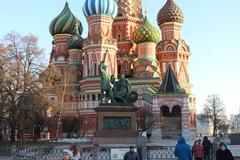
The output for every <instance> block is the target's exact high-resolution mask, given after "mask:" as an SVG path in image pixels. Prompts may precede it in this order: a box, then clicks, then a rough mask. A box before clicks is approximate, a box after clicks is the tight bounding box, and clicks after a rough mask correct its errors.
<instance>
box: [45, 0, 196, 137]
mask: <svg viewBox="0 0 240 160" xmlns="http://www.w3.org/2000/svg"><path fill="white" fill-rule="evenodd" d="M83 14H84V15H85V17H86V20H87V23H88V29H87V27H84V26H82V24H81V21H83V20H81V21H80V20H79V19H77V18H76V17H75V16H74V14H73V13H72V12H71V10H70V8H69V5H68V2H66V3H65V6H64V9H63V10H62V12H61V13H60V14H59V15H58V16H57V17H56V18H54V19H53V20H52V22H51V24H50V27H49V30H50V33H51V35H52V36H53V43H52V53H51V57H50V64H49V65H53V66H55V67H57V68H59V70H62V74H63V77H64V76H67V75H68V73H66V71H67V72H68V70H65V71H64V69H63V68H64V67H66V66H68V67H69V66H70V68H71V69H72V70H73V71H70V70H69V72H72V73H73V74H71V75H69V78H67V77H65V78H64V79H65V80H66V79H67V80H68V81H64V83H65V85H66V94H65V95H64V103H63V104H64V105H63V108H62V112H63V116H62V125H61V126H62V127H61V136H62V137H66V136H69V135H71V136H76V135H80V136H83V135H85V136H86V135H87V136H94V135H95V133H96V128H97V117H96V112H95V111H94V108H96V107H98V105H99V103H100V76H99V64H100V62H101V61H104V62H105V64H106V65H107V72H108V73H109V75H112V74H113V75H114V76H115V77H119V75H122V74H124V75H125V76H126V77H127V78H128V80H129V82H130V84H131V86H132V90H133V91H136V92H137V93H138V100H137V101H136V102H135V104H134V105H135V106H136V107H137V108H144V109H145V110H147V111H148V112H151V113H152V115H153V122H154V123H153V126H152V127H151V133H152V136H151V137H152V138H153V139H175V138H176V137H177V136H178V135H180V134H182V135H184V136H185V137H194V136H195V135H196V108H195V97H194V96H193V95H192V94H191V88H192V85H191V84H190V82H189V58H190V49H189V46H188V45H187V43H186V42H185V41H184V40H183V39H182V37H181V27H182V24H183V22H184V14H183V11H182V10H181V8H180V7H179V6H177V4H176V3H175V2H174V0H167V2H166V4H165V5H164V6H163V7H162V8H161V9H160V10H159V12H158V15H157V16H156V20H157V22H158V26H159V28H160V30H161V33H160V32H159V31H158V30H157V29H156V28H155V27H154V26H152V25H151V22H150V21H149V19H148V18H147V16H146V15H145V16H143V14H142V4H141V0H86V1H85V2H84V5H83ZM83 30H85V32H87V33H88V34H87V37H82V36H81V34H82V32H83ZM63 72H65V73H63ZM49 98H50V99H51V101H53V102H54V103H56V104H57V105H59V103H61V100H60V98H59V97H57V96H55V95H54V94H53V95H50V97H49ZM138 119H141V117H138ZM139 126H140V125H139ZM140 127H141V126H140ZM52 136H54V135H52Z"/></svg>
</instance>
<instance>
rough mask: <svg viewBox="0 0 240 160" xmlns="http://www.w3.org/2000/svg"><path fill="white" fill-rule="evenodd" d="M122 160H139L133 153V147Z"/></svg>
mask: <svg viewBox="0 0 240 160" xmlns="http://www.w3.org/2000/svg"><path fill="white" fill-rule="evenodd" d="M124 160H140V158H139V156H138V154H137V153H136V152H135V151H134V148H133V146H130V151H128V152H127V153H125V155H124Z"/></svg>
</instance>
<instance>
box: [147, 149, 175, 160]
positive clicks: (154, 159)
mask: <svg viewBox="0 0 240 160" xmlns="http://www.w3.org/2000/svg"><path fill="white" fill-rule="evenodd" d="M174 149H175V147H174V146H156V147H155V146H154V147H148V151H147V158H148V160H175V159H177V158H176V157H175V155H174Z"/></svg>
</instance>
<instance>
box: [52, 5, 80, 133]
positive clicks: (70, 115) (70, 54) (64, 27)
mask: <svg viewBox="0 0 240 160" xmlns="http://www.w3.org/2000/svg"><path fill="white" fill-rule="evenodd" d="M49 31H50V33H51V35H52V36H53V46H52V53H51V57H50V65H53V66H55V67H57V69H58V70H59V72H60V73H61V74H62V76H61V85H62V87H63V88H64V90H65V91H66V92H64V94H61V95H58V94H57V93H56V94H54V93H53V94H52V95H50V93H49V98H50V99H51V101H53V102H55V105H56V106H61V108H60V112H61V113H64V117H63V116H62V115H63V114H61V115H60V118H61V120H62V122H63V123H62V126H61V128H62V135H64V134H63V133H66V132H75V131H76V132H77V133H79V130H77V129H79V128H78V127H75V126H76V124H77V118H76V117H75V116H74V115H75V113H76V109H77V108H78V106H77V105H78V100H79V93H78V91H79V88H80V83H79V80H80V79H81V77H82V74H81V73H82V45H83V38H82V37H81V33H82V31H83V28H82V24H81V22H80V21H79V20H78V19H77V18H76V17H75V16H74V15H73V13H72V12H71V10H70V8H69V5H68V3H67V2H66V3H65V7H64V9H63V10H62V12H61V13H60V14H59V15H58V16H57V17H56V18H54V19H53V20H52V22H51V24H50V26H49ZM62 99H64V101H62ZM66 121H68V123H65V122H66ZM68 124H71V125H70V126H69V125H68ZM56 126H57V125H56ZM56 129H57V128H56ZM54 134H55V132H53V135H52V136H54Z"/></svg>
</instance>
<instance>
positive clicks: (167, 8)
mask: <svg viewBox="0 0 240 160" xmlns="http://www.w3.org/2000/svg"><path fill="white" fill-rule="evenodd" d="M157 21H158V25H159V26H160V25H161V24H163V23H165V22H178V23H183V21H184V14H183V11H182V10H181V8H180V7H178V6H177V5H176V3H174V1H173V0H167V3H166V4H165V5H164V6H163V7H162V9H161V10H160V11H159V12H158V16H157Z"/></svg>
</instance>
